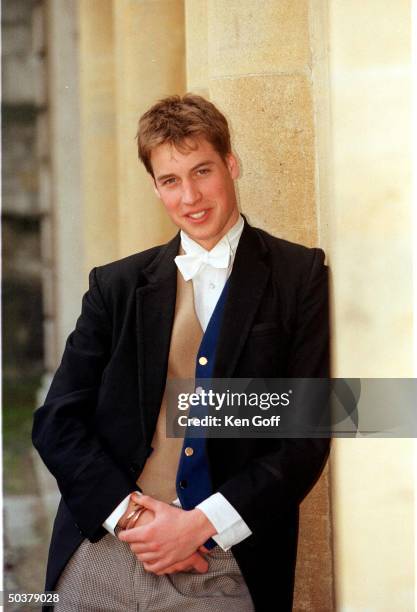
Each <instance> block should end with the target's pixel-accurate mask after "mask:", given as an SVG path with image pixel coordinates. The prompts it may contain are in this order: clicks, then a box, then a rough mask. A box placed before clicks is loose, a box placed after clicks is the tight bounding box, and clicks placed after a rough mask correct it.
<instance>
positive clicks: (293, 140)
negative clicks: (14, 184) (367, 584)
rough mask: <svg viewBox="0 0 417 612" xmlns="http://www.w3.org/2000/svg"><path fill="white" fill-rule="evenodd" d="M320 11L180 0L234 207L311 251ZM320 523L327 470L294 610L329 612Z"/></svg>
mask: <svg viewBox="0 0 417 612" xmlns="http://www.w3.org/2000/svg"><path fill="white" fill-rule="evenodd" d="M325 4H326V3H323V2H321V1H320V2H314V3H308V2H304V1H301V0H295V1H294V0H282V1H280V2H276V1H275V0H267V1H265V2H262V3H259V2H257V1H256V0H244V1H242V0H230V1H229V2H223V1H222V0H199V1H194V0H188V1H187V2H186V31H187V79H188V80H187V88H188V89H189V90H192V91H196V92H197V93H198V92H201V93H202V94H203V95H209V97H210V98H211V99H212V100H213V102H215V103H216V104H217V105H218V106H219V107H220V108H221V109H222V110H223V112H224V113H225V114H226V116H227V117H228V119H230V123H231V128H232V138H233V142H234V145H235V147H236V153H237V155H238V157H239V159H240V162H241V178H240V180H239V181H238V189H239V195H240V205H241V209H242V211H243V212H244V213H245V214H246V215H247V216H248V218H249V220H250V222H251V223H252V224H253V225H256V226H259V227H263V228H264V229H266V230H267V231H269V232H270V233H272V234H275V235H277V236H280V237H283V238H286V239H288V240H293V241H295V242H300V243H303V244H306V245H308V246H316V245H317V244H319V243H320V241H319V235H320V231H319V230H320V226H319V218H318V204H317V203H318V201H319V198H320V181H319V164H318V163H317V158H318V151H317V144H316V131H317V127H316V115H317V113H318V109H320V113H321V114H320V117H322V118H323V119H322V124H323V123H324V122H325V119H327V120H328V110H327V98H326V95H327V94H326V89H325V87H326V85H327V83H326V74H327V73H326V62H327V47H326V41H327V30H326V16H327V11H326V6H325ZM206 41H207V43H206ZM320 43H321V44H320ZM323 148H324V145H323ZM323 154H324V153H323ZM329 515H330V501H329V480H328V471H327V470H326V472H325V473H324V474H323V476H322V478H321V479H320V481H319V483H318V484H317V486H316V487H315V488H314V490H313V491H312V492H311V494H310V495H309V496H308V497H307V498H306V500H305V502H304V503H303V505H302V510H301V525H300V540H299V554H298V562H297V576H296V589H295V602H294V609H295V610H321V611H330V610H332V609H333V585H332V580H333V577H332V548H331V525H330V516H329ZM271 606H273V602H271Z"/></svg>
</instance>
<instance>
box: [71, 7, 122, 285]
mask: <svg viewBox="0 0 417 612" xmlns="http://www.w3.org/2000/svg"><path fill="white" fill-rule="evenodd" d="M78 20H79V32H80V37H79V45H80V120H81V125H80V128H81V178H82V197H83V217H82V218H83V243H84V249H85V258H84V280H86V278H87V273H88V271H89V270H90V269H91V268H92V267H93V266H95V265H99V264H103V263H106V262H108V261H113V260H115V259H117V257H118V252H119V241H118V238H119V235H118V223H119V219H118V212H119V210H118V172H117V136H116V101H115V66H114V38H113V2H112V0H83V1H82V2H79V10H78Z"/></svg>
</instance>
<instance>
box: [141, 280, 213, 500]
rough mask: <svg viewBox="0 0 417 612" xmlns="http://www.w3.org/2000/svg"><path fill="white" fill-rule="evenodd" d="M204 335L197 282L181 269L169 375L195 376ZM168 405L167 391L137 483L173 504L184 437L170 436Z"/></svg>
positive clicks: (148, 492) (182, 377)
mask: <svg viewBox="0 0 417 612" xmlns="http://www.w3.org/2000/svg"><path fill="white" fill-rule="evenodd" d="M202 338H203V330H202V329H201V325H200V322H199V320H198V318H197V315H196V312H195V308H194V291H193V282H192V280H190V281H187V282H186V281H185V280H184V278H183V276H182V274H181V273H180V272H177V298H176V303H175V316H174V323H173V328H172V334H171V344H170V347H169V356H168V372H167V378H181V379H193V378H194V376H195V362H196V358H197V352H198V349H199V347H200V344H201V340H202ZM190 391H192V389H190ZM166 408H167V398H166V391H165V392H164V396H163V398H162V404H161V409H160V412H159V417H158V421H157V424H156V429H155V433H154V436H153V439H152V448H153V452H152V454H151V455H150V456H149V458H148V460H147V461H146V464H145V467H144V469H143V471H142V473H141V475H140V476H139V479H138V480H137V484H138V485H139V487H140V488H141V489H142V491H143V492H144V493H146V494H147V495H151V496H152V497H155V498H156V499H160V500H162V501H164V502H167V503H171V502H172V501H173V500H174V499H175V498H176V497H177V492H176V488H175V479H176V475H177V469H178V463H179V459H180V453H181V451H182V445H183V439H182V438H167V437H166Z"/></svg>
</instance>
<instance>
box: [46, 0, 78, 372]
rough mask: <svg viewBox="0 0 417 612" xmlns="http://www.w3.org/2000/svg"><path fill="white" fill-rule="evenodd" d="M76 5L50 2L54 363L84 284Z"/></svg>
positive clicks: (49, 115) (71, 322)
mask: <svg viewBox="0 0 417 612" xmlns="http://www.w3.org/2000/svg"><path fill="white" fill-rule="evenodd" d="M76 6H77V5H76V3H75V2H68V1H66V0H49V1H48V3H47V23H48V85H49V91H48V110H49V114H48V119H49V133H50V140H49V143H50V159H51V183H50V184H51V198H52V210H53V232H54V261H55V266H54V273H55V278H54V282H53V286H54V288H55V300H54V301H55V321H56V327H55V334H54V335H55V339H56V343H55V350H56V353H55V359H56V363H57V362H58V359H59V358H60V355H61V354H62V350H63V347H64V342H65V339H66V337H67V335H68V333H69V332H70V331H71V330H72V329H73V327H74V322H75V319H76V317H77V314H78V313H79V311H80V301H81V294H82V292H83V288H84V286H85V280H84V274H83V272H84V270H83V253H84V244H83V238H82V236H83V232H82V204H81V202H82V200H81V196H82V192H81V187H80V163H79V92H78V48H77V35H78V32H77V17H76Z"/></svg>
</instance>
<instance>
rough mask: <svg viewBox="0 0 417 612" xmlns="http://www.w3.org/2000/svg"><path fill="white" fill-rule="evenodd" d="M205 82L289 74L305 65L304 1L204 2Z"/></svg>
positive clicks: (307, 53)
mask: <svg viewBox="0 0 417 612" xmlns="http://www.w3.org/2000/svg"><path fill="white" fill-rule="evenodd" d="M208 32H209V71H210V77H219V76H224V75H244V74H250V73H257V74H259V73H271V72H293V71H295V70H298V71H299V70H304V69H306V68H308V67H309V63H310V61H311V60H310V44H309V22H308V2H305V0H280V1H279V2H277V0H263V2H259V0H229V1H228V2H224V0H208Z"/></svg>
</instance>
